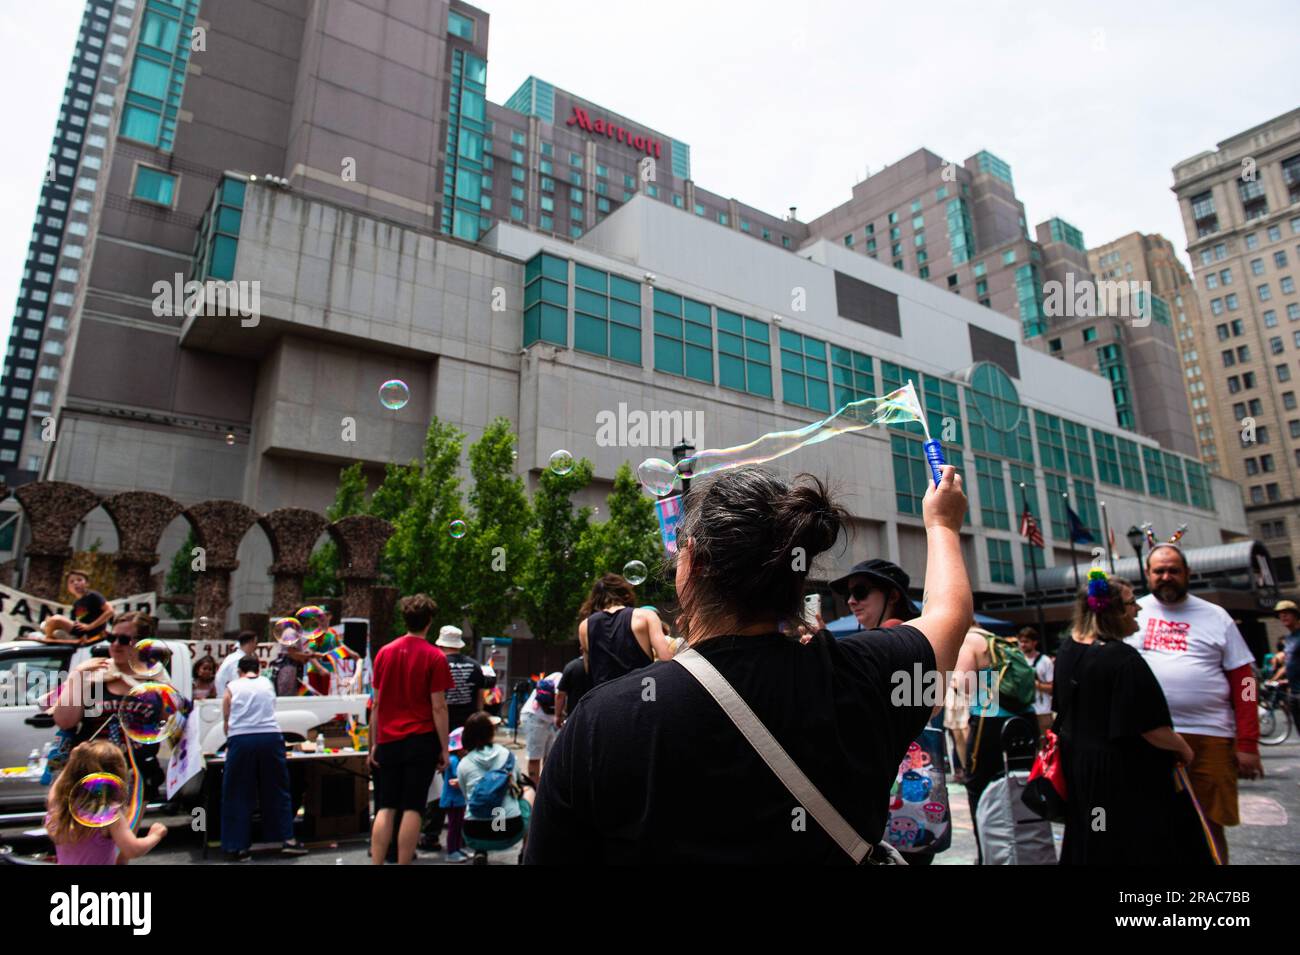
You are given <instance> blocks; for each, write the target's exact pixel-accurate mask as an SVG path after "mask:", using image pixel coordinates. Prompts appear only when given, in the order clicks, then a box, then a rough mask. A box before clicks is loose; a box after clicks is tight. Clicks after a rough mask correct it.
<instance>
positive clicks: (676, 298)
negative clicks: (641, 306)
mask: <svg viewBox="0 0 1300 955" xmlns="http://www.w3.org/2000/svg"><path fill="white" fill-rule="evenodd" d="M655 310H656V311H661V312H668V313H670V314H673V315H681V313H682V299H681V296H680V295H674V294H673V293H672V292H665V291H663V290H662V289H655Z"/></svg>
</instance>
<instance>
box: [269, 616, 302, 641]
mask: <svg viewBox="0 0 1300 955" xmlns="http://www.w3.org/2000/svg"><path fill="white" fill-rule="evenodd" d="M271 632H272V633H274V634H275V642H276V643H278V644H280V646H282V647H296V646H297V645H298V641H299V640H301V639H302V624H301V623H299V622H298V618H297V617H281V618H280V619H279V620H277V621H275V623H273V624H271Z"/></svg>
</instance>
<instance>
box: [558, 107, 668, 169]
mask: <svg viewBox="0 0 1300 955" xmlns="http://www.w3.org/2000/svg"><path fill="white" fill-rule="evenodd" d="M565 125H566V126H577V127H578V128H579V129H585V130H586V131H587V132H589V133H595V134H596V135H597V136H602V135H603V136H608V137H609V138H610V139H615V140H618V142H620V143H627V144H628V145H629V146H631V147H633V148H634V149H639V150H641V151H642V152H644V153H645V154H646V155H647V156H654V157H655V158H656V159H658V158H660V156H662V152H661V149H660V144H659V140H657V139H655V138H653V137H651V136H645V135H642V134H640V133H633V132H632V130H630V129H624V128H623V127H622V126H616V125H614V124H613V123H611V122H609V121H607V120H604V119H600V118H597V119H594V120H593V119H592V118H591V117H590V116H589V115H588V114H587V111H586V110H585V109H583V108H582V107H581V106H575V107H573V115H572V116H570V117H569V120H568V122H567V123H565Z"/></svg>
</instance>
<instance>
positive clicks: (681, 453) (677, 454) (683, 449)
mask: <svg viewBox="0 0 1300 955" xmlns="http://www.w3.org/2000/svg"><path fill="white" fill-rule="evenodd" d="M694 453H695V445H693V444H688V443H687V442H685V441H683V442H682V443H681V444H679V445H677V446H676V447H674V448H673V464H680V463H681V462H682V461H684V460H685V459H686V458H689V457H690V456H691V455H692V454H694ZM690 489H691V479H690V478H689V477H687V476H685V475H683V476H682V497H685V496H686V494H687V493H688V492H689V491H690Z"/></svg>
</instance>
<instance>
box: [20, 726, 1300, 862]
mask: <svg viewBox="0 0 1300 955" xmlns="http://www.w3.org/2000/svg"><path fill="white" fill-rule="evenodd" d="M505 742H506V743H507V745H510V744H509V741H508V739H507V740H506V741H505ZM511 748H512V749H513V748H515V747H513V746H512V747H511ZM1262 749H1263V754H1264V771H1265V773H1266V774H1267V775H1266V776H1265V777H1264V779H1262V780H1255V781H1243V782H1242V783H1241V820H1242V822H1241V825H1240V826H1237V827H1236V828H1234V829H1230V830H1229V831H1228V847H1229V852H1230V855H1231V861H1232V862H1233V863H1235V864H1238V865H1295V864H1297V863H1298V862H1300V830H1298V829H1297V827H1296V825H1295V823H1294V820H1300V739H1298V738H1297V737H1296V736H1294V735H1293V736H1292V738H1291V739H1290V740H1288V741H1287V742H1286V743H1285V744H1283V745H1281V746H1271V747H1270V746H1265V747H1262ZM518 756H519V758H522V756H523V753H522V752H519V754H518ZM949 795H950V799H951V803H952V815H953V841H952V848H950V849H949V850H948V851H947V852H945V853H943V854H942V855H940V856H939V857H938V858H937V859H936V860H935V865H973V864H974V862H975V836H974V832H973V830H972V829H971V822H970V812H969V810H968V809H967V805H966V790H965V788H964V787H963V786H961V785H959V784H950V785H949ZM163 821H165V822H166V823H167V824H168V826H169V828H170V830H171V831H170V834H169V836H168V838H167V840H165V841H164V842H163V844H162V845H161V846H159V847H158V849H157V850H155V851H154V852H152V853H150V854H149V855H147V856H145V857H144V858H143V859H139V860H137V861H136V862H135V863H133V864H134V865H187V864H194V865H232V864H234V863H227V862H225V860H224V859H223V858H222V857H221V853H220V851H219V850H217V849H213V850H212V851H211V852H210V853H209V856H208V858H207V859H206V860H204V859H203V858H202V852H201V846H200V845H199V843H198V840H197V837H196V836H195V834H194V833H192V832H191V831H190V826H189V817H181V816H176V817H170V818H167V819H165V820H163ZM1054 828H1055V830H1056V839H1057V845H1058V848H1059V845H1060V838H1061V827H1060V826H1056V827H1054ZM16 835H17V832H16V831H14V830H8V831H0V842H5V841H11V842H13V841H17V844H19V845H24V842H23V841H21V840H15V836H16ZM25 844H26V845H31V846H33V847H35V846H36V843H34V842H30V841H29V842H27V843H25ZM311 849H312V852H311V854H310V855H307V856H301V857H297V858H288V857H282V856H280V855H279V854H278V853H277V852H276V851H275V847H274V846H268V847H266V848H265V850H263V851H260V852H259V851H257V850H256V848H255V850H254V851H255V858H254V860H253V862H252V863H251V864H253V865H367V864H369V861H370V854H369V853H370V850H369V845H368V843H367V842H366V841H365V840H364V839H354V840H349V841H345V842H341V843H339V842H322V843H316V844H313V845H312V846H311ZM517 858H518V850H515V849H512V850H509V851H507V852H497V853H492V856H491V864H493V865H500V864H513V863H514V862H515V861H516V860H517ZM415 864H416V865H445V864H447V863H446V862H445V861H444V857H443V854H442V853H433V852H420V853H417V857H416V862H415Z"/></svg>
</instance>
